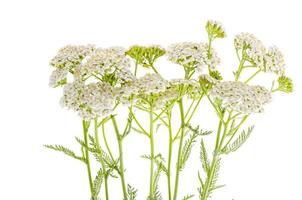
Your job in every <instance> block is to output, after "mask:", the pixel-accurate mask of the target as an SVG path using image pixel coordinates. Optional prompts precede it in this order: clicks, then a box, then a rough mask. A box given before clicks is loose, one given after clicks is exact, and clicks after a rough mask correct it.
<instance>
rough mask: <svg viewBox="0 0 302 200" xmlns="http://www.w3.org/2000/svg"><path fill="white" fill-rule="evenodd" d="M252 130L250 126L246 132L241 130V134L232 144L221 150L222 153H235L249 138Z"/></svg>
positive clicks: (252, 127)
mask: <svg viewBox="0 0 302 200" xmlns="http://www.w3.org/2000/svg"><path fill="white" fill-rule="evenodd" d="M253 129H254V126H251V127H249V128H248V129H247V131H245V130H243V131H242V132H241V134H240V135H239V136H238V138H237V139H236V140H235V141H234V142H233V143H232V144H229V145H228V146H227V147H225V148H224V149H222V153H225V154H228V153H231V152H235V151H236V150H237V149H239V148H240V147H241V146H242V145H243V144H244V143H245V142H246V140H247V139H248V138H249V136H250V135H251V133H252V131H253Z"/></svg>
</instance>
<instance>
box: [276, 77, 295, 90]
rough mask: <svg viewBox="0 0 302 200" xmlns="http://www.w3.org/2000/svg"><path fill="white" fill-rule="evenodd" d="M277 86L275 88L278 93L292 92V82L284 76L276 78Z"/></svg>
mask: <svg viewBox="0 0 302 200" xmlns="http://www.w3.org/2000/svg"><path fill="white" fill-rule="evenodd" d="M278 83H279V86H278V88H277V90H278V91H281V92H285V93H291V92H293V81H292V80H291V79H290V78H289V77H286V76H280V77H279V78H278Z"/></svg>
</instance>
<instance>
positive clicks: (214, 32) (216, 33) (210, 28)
mask: <svg viewBox="0 0 302 200" xmlns="http://www.w3.org/2000/svg"><path fill="white" fill-rule="evenodd" d="M206 30H207V32H208V34H209V36H210V37H213V38H224V37H225V36H226V33H225V30H224V27H223V26H222V24H221V23H220V22H218V21H214V20H209V21H208V22H207V24H206Z"/></svg>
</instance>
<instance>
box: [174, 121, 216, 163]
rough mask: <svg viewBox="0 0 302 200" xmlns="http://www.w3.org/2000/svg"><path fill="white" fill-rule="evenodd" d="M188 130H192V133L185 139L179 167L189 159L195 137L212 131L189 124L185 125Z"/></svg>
mask: <svg viewBox="0 0 302 200" xmlns="http://www.w3.org/2000/svg"><path fill="white" fill-rule="evenodd" d="M186 127H187V128H188V130H189V131H191V132H192V134H191V135H190V136H189V138H188V139H187V140H186V141H185V143H184V146H183V149H182V151H181V160H180V169H184V167H185V163H186V161H187V160H188V159H189V156H190V154H191V151H192V148H193V146H194V143H195V142H196V139H197V137H198V136H201V135H203V136H204V135H209V134H211V133H212V132H211V131H203V130H202V129H200V128H199V126H197V127H196V128H193V127H192V126H191V125H186Z"/></svg>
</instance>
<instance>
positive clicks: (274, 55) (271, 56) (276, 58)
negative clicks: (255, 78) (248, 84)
mask: <svg viewBox="0 0 302 200" xmlns="http://www.w3.org/2000/svg"><path fill="white" fill-rule="evenodd" d="M264 59H265V66H264V69H263V71H266V72H273V73H275V74H278V75H282V74H284V71H285V68H284V66H285V63H284V57H283V54H282V52H281V51H280V50H279V49H278V48H277V47H275V46H273V47H270V48H269V49H268V51H267V53H266V55H265V57H264Z"/></svg>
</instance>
